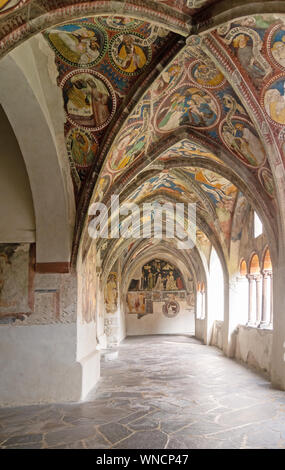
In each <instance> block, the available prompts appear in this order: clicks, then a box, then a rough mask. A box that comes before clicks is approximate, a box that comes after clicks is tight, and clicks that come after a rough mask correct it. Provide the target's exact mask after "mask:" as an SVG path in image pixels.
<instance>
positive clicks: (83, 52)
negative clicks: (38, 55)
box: [46, 23, 108, 67]
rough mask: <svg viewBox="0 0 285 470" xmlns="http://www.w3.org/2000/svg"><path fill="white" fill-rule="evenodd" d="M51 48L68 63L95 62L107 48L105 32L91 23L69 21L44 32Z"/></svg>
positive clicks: (87, 64) (90, 64)
mask: <svg viewBox="0 0 285 470" xmlns="http://www.w3.org/2000/svg"><path fill="white" fill-rule="evenodd" d="M46 38H47V39H48V41H49V43H50V45H51V46H52V48H53V50H54V51H55V53H56V54H57V55H59V57H60V58H61V59H62V60H63V61H64V62H66V63H67V64H69V65H72V66H75V67H86V66H90V67H91V66H93V65H95V64H97V63H98V62H99V61H100V60H101V59H102V57H103V56H104V54H105V53H106V51H107V49H108V36H107V33H106V32H105V31H104V30H103V29H100V28H98V27H97V26H95V25H94V24H92V23H85V24H84V25H82V23H69V24H66V25H63V26H58V27H57V28H55V29H52V30H49V31H48V32H47V33H46Z"/></svg>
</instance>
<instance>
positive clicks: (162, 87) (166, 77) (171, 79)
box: [151, 61, 184, 99]
mask: <svg viewBox="0 0 285 470" xmlns="http://www.w3.org/2000/svg"><path fill="white" fill-rule="evenodd" d="M183 75H184V67H183V64H182V63H179V61H176V62H174V63H172V64H171V65H170V66H169V67H168V68H166V70H164V71H162V73H161V75H160V76H159V78H158V79H157V80H155V82H154V84H153V85H152V87H151V95H152V96H153V97H154V99H157V98H158V97H159V96H161V95H163V94H164V93H166V92H168V91H170V90H171V89H172V88H174V87H175V86H176V85H177V84H178V82H179V81H180V80H181V79H182V76H183Z"/></svg>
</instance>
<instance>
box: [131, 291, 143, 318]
mask: <svg viewBox="0 0 285 470" xmlns="http://www.w3.org/2000/svg"><path fill="white" fill-rule="evenodd" d="M127 307H128V313H136V314H141V315H142V314H145V313H146V308H145V294H144V293H143V292H128V295H127Z"/></svg>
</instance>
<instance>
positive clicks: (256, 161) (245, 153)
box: [219, 116, 266, 168]
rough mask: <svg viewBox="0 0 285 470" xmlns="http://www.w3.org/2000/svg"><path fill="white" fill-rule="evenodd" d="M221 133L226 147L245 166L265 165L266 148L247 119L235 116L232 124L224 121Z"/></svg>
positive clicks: (256, 166) (221, 125) (220, 129)
mask: <svg viewBox="0 0 285 470" xmlns="http://www.w3.org/2000/svg"><path fill="white" fill-rule="evenodd" d="M219 132H220V137H221V139H222V140H223V142H224V143H225V145H226V147H227V148H228V149H229V150H230V151H231V152H232V153H233V154H234V155H236V156H237V157H238V158H239V159H240V160H241V161H242V162H243V163H244V164H245V165H247V166H249V167H252V168H258V167H260V166H261V165H263V164H264V162H265V160H266V153H265V150H264V147H263V145H262V143H261V141H260V138H259V136H258V134H257V132H256V130H255V129H254V127H253V126H252V125H251V124H250V123H249V122H248V121H247V120H246V119H243V118H241V117H238V116H233V118H232V120H231V122H230V123H229V122H228V121H226V119H224V120H223V121H222V122H221V124H220V128H219Z"/></svg>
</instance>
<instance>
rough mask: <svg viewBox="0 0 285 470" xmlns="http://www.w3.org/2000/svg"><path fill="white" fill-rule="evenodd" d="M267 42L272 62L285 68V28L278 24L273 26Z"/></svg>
mask: <svg viewBox="0 0 285 470" xmlns="http://www.w3.org/2000/svg"><path fill="white" fill-rule="evenodd" d="M268 39H269V40H268V42H267V52H268V55H269V57H270V58H271V60H272V62H273V63H274V64H275V65H277V66H278V67H282V68H285V28H284V26H283V25H281V24H278V25H276V26H274V27H273V28H272V31H271V32H270V35H269V38H268Z"/></svg>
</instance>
